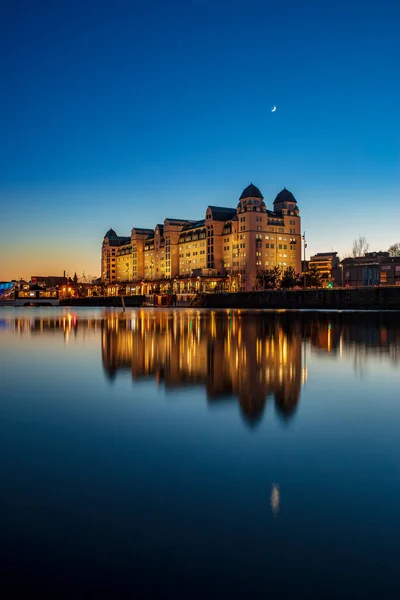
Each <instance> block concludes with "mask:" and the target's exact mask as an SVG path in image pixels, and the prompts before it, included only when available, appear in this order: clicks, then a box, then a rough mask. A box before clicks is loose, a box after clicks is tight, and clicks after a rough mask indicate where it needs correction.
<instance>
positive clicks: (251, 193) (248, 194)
mask: <svg viewBox="0 0 400 600" xmlns="http://www.w3.org/2000/svg"><path fill="white" fill-rule="evenodd" d="M244 198H261V200H264V196H263V195H262V193H261V192H260V190H259V189H258V187H256V186H255V185H253V184H252V183H251V184H250V185H248V186H247V188H245V189H244V190H243V192H242V195H241V196H240V198H239V200H243V199H244Z"/></svg>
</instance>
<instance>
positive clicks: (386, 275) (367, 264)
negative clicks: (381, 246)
mask: <svg viewBox="0 0 400 600" xmlns="http://www.w3.org/2000/svg"><path fill="white" fill-rule="evenodd" d="M336 282H337V284H338V285H341V284H342V285H344V286H346V287H365V286H371V285H400V257H398V256H390V255H389V252H366V253H365V256H359V257H355V258H353V257H352V258H345V259H343V260H342V262H341V263H340V269H337V270H336Z"/></svg>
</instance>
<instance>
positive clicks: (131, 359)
mask: <svg viewBox="0 0 400 600" xmlns="http://www.w3.org/2000/svg"><path fill="white" fill-rule="evenodd" d="M102 350H103V364H104V368H105V370H106V372H107V373H108V375H109V376H110V377H113V376H114V375H115V373H116V371H117V370H118V369H121V368H126V369H128V368H129V369H130V370H131V372H132V376H133V377H134V378H136V377H143V376H154V377H156V378H157V379H158V380H162V381H163V382H164V384H165V386H166V387H167V388H171V387H175V386H182V385H185V384H191V385H193V384H201V385H204V386H205V387H206V390H207V396H208V398H209V401H210V402H216V401H218V399H219V398H221V397H226V396H237V397H238V399H239V403H240V407H241V411H242V413H243V415H244V416H245V418H246V420H248V421H249V422H256V421H257V420H258V419H259V418H260V417H261V415H262V413H263V411H264V407H265V403H266V400H267V398H268V397H269V396H274V398H275V404H276V407H277V409H278V410H279V412H280V414H282V415H284V416H288V415H290V414H291V413H292V412H293V411H294V409H295V408H296V405H297V402H298V399H299V395H300V386H301V335H300V327H299V324H297V326H296V325H295V324H294V323H291V326H290V327H288V326H287V324H286V323H285V318H283V315H282V316H280V315H279V314H276V313H275V314H273V313H269V314H268V315H267V314H263V315H260V314H258V315H255V314H243V315H242V314H240V311H239V312H233V313H229V312H217V313H216V312H211V313H205V312H199V311H197V312H187V311H185V312H183V311H182V312H181V311H175V312H167V311H166V312H164V311H162V312H161V311H160V312H158V313H157V312H146V311H144V310H142V311H138V312H137V313H135V316H134V318H133V319H132V320H131V321H127V320H121V319H118V318H110V319H108V320H105V321H104V322H103V332H102Z"/></svg>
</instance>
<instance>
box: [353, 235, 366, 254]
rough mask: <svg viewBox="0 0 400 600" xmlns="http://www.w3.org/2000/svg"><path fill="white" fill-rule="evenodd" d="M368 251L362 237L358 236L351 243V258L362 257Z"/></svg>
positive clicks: (364, 239)
mask: <svg viewBox="0 0 400 600" xmlns="http://www.w3.org/2000/svg"><path fill="white" fill-rule="evenodd" d="M368 250H369V243H368V242H367V239H366V238H365V237H364V236H363V235H359V236H358V238H356V239H355V240H354V242H353V256H354V258H356V257H357V256H364V255H365V253H366V252H368Z"/></svg>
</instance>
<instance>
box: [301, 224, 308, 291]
mask: <svg viewBox="0 0 400 600" xmlns="http://www.w3.org/2000/svg"><path fill="white" fill-rule="evenodd" d="M302 237H303V242H304V259H303V262H304V277H303V285H304V289H306V287H307V286H306V277H307V275H306V272H307V270H306V248H307V242H306V232H305V231H304V232H303V236H302Z"/></svg>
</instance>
